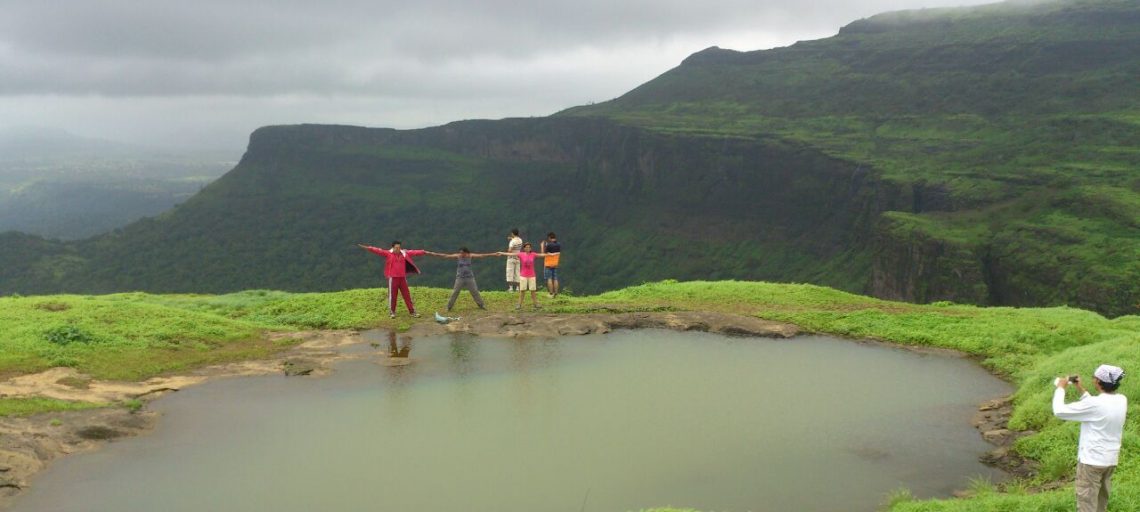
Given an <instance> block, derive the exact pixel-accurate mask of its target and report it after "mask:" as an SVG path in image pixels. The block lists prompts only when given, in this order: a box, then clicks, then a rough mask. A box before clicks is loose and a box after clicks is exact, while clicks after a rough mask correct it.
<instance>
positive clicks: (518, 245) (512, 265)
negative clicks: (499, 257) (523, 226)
mask: <svg viewBox="0 0 1140 512" xmlns="http://www.w3.org/2000/svg"><path fill="white" fill-rule="evenodd" d="M522 246H523V239H522V238H521V237H519V228H514V229H512V230H511V233H510V234H509V235H507V252H515V253H517V252H519V251H521V250H522ZM519 268H520V267H519V257H518V256H508V257H507V291H508V292H517V291H518V290H519V281H520V279H519Z"/></svg>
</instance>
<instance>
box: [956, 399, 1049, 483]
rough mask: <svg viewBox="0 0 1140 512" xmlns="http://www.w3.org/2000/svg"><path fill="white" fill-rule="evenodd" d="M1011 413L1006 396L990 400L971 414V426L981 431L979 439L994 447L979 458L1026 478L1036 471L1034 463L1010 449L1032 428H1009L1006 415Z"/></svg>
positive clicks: (1009, 403)
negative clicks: (1022, 429) (972, 415)
mask: <svg viewBox="0 0 1140 512" xmlns="http://www.w3.org/2000/svg"><path fill="white" fill-rule="evenodd" d="M1011 416H1013V402H1012V401H1011V399H1010V398H1009V397H1006V398H1001V399H996V400H990V401H988V402H986V403H984V404H982V405H981V406H980V407H978V412H977V413H975V414H974V419H973V421H972V423H973V425H974V428H977V429H978V431H979V432H981V434H982V439H985V440H986V442H988V443H990V444H992V445H994V446H996V448H994V449H993V450H990V451H988V452H986V453H985V454H984V455H982V456H981V457H980V458H979V459H980V460H981V461H982V462H983V463H985V464H988V465H990V466H993V467H995V468H998V469H1001V470H1002V471H1005V472H1007V473H1010V474H1012V475H1014V476H1018V477H1028V476H1032V475H1034V474H1036V473H1037V469H1038V468H1037V464H1036V463H1035V462H1034V461H1031V460H1027V459H1025V458H1024V457H1022V456H1020V455H1018V454H1017V453H1015V452H1014V451H1013V449H1012V448H1013V443H1014V442H1015V441H1017V440H1018V439H1020V438H1022V437H1025V436H1028V435H1032V434H1034V433H1035V432H1034V431H1032V430H1025V431H1017V430H1010V429H1009V428H1008V427H1009V418H1010V417H1011Z"/></svg>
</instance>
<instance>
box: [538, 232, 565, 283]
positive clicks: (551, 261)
mask: <svg viewBox="0 0 1140 512" xmlns="http://www.w3.org/2000/svg"><path fill="white" fill-rule="evenodd" d="M538 252H539V253H542V254H546V255H547V256H546V257H545V258H543V259H542V266H543V274H544V275H545V277H546V291H547V292H548V293H550V298H552V299H553V298H555V297H557V296H558V260H559V256H560V253H561V252H562V244H560V243H558V237H557V236H555V235H554V232H550V233H547V234H546V240H543V241H542V243H541V244H539V249H538Z"/></svg>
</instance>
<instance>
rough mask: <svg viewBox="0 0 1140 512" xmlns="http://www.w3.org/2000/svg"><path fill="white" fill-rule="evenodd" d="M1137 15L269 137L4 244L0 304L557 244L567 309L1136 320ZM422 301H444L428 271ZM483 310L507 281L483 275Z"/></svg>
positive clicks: (833, 43) (914, 37)
mask: <svg viewBox="0 0 1140 512" xmlns="http://www.w3.org/2000/svg"><path fill="white" fill-rule="evenodd" d="M1136 76H1140V6H1138V5H1137V4H1136V3H1135V2H1121V1H1113V0H1103V1H1066V2H1035V3H1032V4H1026V3H1024V2H1014V3H1005V4H996V5H991V6H983V7H974V8H958V9H933V10H922V11H911V12H904V13H891V14H884V15H880V16H875V17H872V18H868V19H865V20H860V21H857V22H854V23H852V24H850V25H848V26H846V27H844V28H843V29H842V30H841V31H840V33H839V34H838V35H837V36H835V37H832V38H827V39H822V40H818V41H809V42H803V43H798V44H796V45H793V46H790V47H787V48H779V49H774V50H764V51H756V52H734V51H728V50H720V49H716V48H712V49H708V50H705V51H702V52H699V53H697V54H694V55H693V56H691V57H689V58H688V59H686V60H685V62H684V63H682V64H681V65H680V66H678V67H677V68H675V69H673V70H671V71H669V72H667V73H665V74H664V75H662V76H661V77H659V78H657V79H655V80H653V81H651V82H648V83H646V84H644V85H643V86H641V87H638V88H637V89H635V90H633V91H630V92H629V93H628V94H626V95H624V96H622V97H620V98H618V99H615V100H613V101H610V102H606V103H602V104H597V105H591V106H584V107H578V108H574V109H570V110H567V111H565V112H563V113H560V114H559V115H556V116H552V117H548V118H531V119H507V120H501V121H465V122H458V123H452V124H449V125H445V126H440V127H434V128H427V129H422V130H406V131H397V130H387V129H365V128H354V127H344V126H316V125H302V126H291V127H267V128H263V129H260V130H258V131H257V132H255V133H254V134H253V135H252V136H251V138H250V145H249V148H248V151H247V152H246V154H245V156H244V157H243V158H242V161H241V162H240V163H239V165H238V166H237V167H236V168H235V169H234V170H233V171H231V172H230V173H228V174H227V175H226V176H224V177H223V178H221V179H219V180H218V181H216V182H215V183H213V184H211V185H210V186H209V187H206V188H205V189H204V190H203V191H202V192H201V193H199V194H197V195H196V196H195V197H193V198H191V199H190V200H188V201H187V202H186V203H184V204H183V205H181V206H180V207H178V208H176V209H174V210H172V211H171V212H168V213H167V214H164V215H161V216H159V217H158V218H155V219H149V220H144V221H141V222H138V223H135V224H132V225H131V226H128V227H126V228H123V229H122V230H118V231H116V232H115V233H112V234H108V235H105V236H101V237H96V238H93V239H89V240H84V241H79V242H74V243H56V242H49V241H44V240H38V239H35V238H29V237H26V236H23V235H17V234H7V235H0V292H3V293H13V292H16V293H63V292H78V293H106V292H116V291H130V290H146V291H156V292H210V293H219V292H228V291H235V290H241V289H248V288H274V289H286V290H292V291H325V290H341V289H349V288H355V287H359V286H363V285H366V284H368V283H375V282H377V280H378V279H379V274H380V269H381V265H380V261H379V260H378V259H377V258H376V257H375V256H371V255H369V254H366V253H364V252H362V251H360V250H359V249H357V248H356V247H355V244H356V243H357V242H365V243H372V244H386V243H387V242H389V241H391V240H392V239H401V240H402V241H404V242H405V244H406V246H409V247H426V248H429V249H432V250H436V251H451V250H454V249H455V248H457V247H459V246H460V245H467V246H469V247H471V248H472V249H474V250H476V251H489V250H496V249H500V248H502V247H504V238H505V236H504V235H505V233H506V232H507V230H509V229H510V228H512V227H518V228H520V229H522V231H523V233H524V238H527V239H529V240H538V239H540V238H541V237H542V235H544V234H545V233H546V232H547V231H555V232H557V233H558V234H559V235H560V239H561V240H562V241H563V244H564V246H565V248H566V255H565V256H564V260H563V261H564V263H563V265H564V268H563V273H564V274H565V276H566V277H565V279H566V283H565V284H566V285H567V286H568V287H569V288H570V289H571V290H572V291H574V292H577V293H593V292H599V291H604V290H610V289H615V288H620V287H623V286H628V285H631V284H637V283H641V282H646V281H654V280H660V279H666V278H675V279H746V280H769V281H790V282H810V283H816V284H823V285H828V286H833V287H837V288H841V289H844V290H848V291H855V292H865V293H870V294H873V295H876V296H879V297H884V298H891V299H901V300H907V301H914V302H932V301H938V300H952V301H956V302H969V303H975V304H1004V305H1058V304H1069V305H1074V306H1079V307H1082V308H1087V309H1092V310H1096V311H1099V312H1102V313H1105V314H1109V315H1113V316H1115V315H1123V314H1130V313H1134V312H1136V311H1137V305H1138V304H1140V260H1138V259H1137V258H1136V256H1137V255H1138V254H1140V149H1137V148H1140V85H1138V84H1137V81H1136V80H1135V77H1136ZM423 268H424V270H425V275H423V276H420V277H417V278H415V279H416V282H417V283H420V284H429V285H447V284H449V283H450V280H451V271H452V270H451V267H450V266H449V265H448V264H446V263H443V262H441V261H433V260H426V261H425V262H424V266H423ZM477 271H478V272H479V274H480V276H481V278H480V282H481V284H482V285H483V286H484V287H487V288H492V289H493V288H497V287H498V286H500V283H501V281H502V279H501V278H500V277H499V276H500V275H501V273H502V270H501V262H499V261H482V262H480V263H479V264H478V269H477Z"/></svg>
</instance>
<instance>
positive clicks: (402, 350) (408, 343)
mask: <svg viewBox="0 0 1140 512" xmlns="http://www.w3.org/2000/svg"><path fill="white" fill-rule="evenodd" d="M402 341H403V342H404V346H403V347H401V346H399V345H397V344H396V331H388V357H403V358H407V357H408V356H409V355H410V354H411V353H412V339H411V338H409V337H406V336H405V337H404V339H403V340H402Z"/></svg>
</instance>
